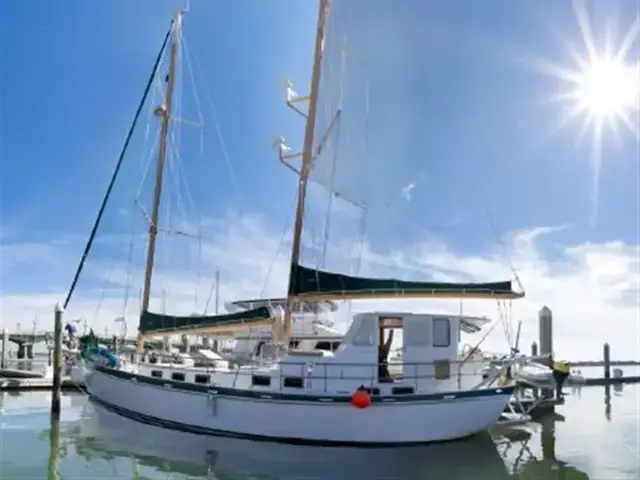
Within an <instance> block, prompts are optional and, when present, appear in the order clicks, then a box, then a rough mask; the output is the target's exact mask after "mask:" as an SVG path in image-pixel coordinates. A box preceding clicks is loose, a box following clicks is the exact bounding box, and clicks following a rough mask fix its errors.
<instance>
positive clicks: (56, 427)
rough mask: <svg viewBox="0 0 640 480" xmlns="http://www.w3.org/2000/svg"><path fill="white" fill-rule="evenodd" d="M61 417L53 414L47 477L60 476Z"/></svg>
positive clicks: (51, 478)
mask: <svg viewBox="0 0 640 480" xmlns="http://www.w3.org/2000/svg"><path fill="white" fill-rule="evenodd" d="M59 470H60V419H59V418H58V417H54V416H51V423H50V428H49V461H48V462H47V478H48V479H50V480H54V479H55V480H57V479H59V478H60V471H59Z"/></svg>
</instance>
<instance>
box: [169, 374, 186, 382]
mask: <svg viewBox="0 0 640 480" xmlns="http://www.w3.org/2000/svg"><path fill="white" fill-rule="evenodd" d="M185 378H186V377H185V375H184V373H181V372H173V373H172V374H171V380H175V381H176V382H184V380H185Z"/></svg>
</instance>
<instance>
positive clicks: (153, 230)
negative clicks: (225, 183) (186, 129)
mask: <svg viewBox="0 0 640 480" xmlns="http://www.w3.org/2000/svg"><path fill="white" fill-rule="evenodd" d="M182 15H183V9H179V10H178V11H177V12H176V15H175V17H174V19H173V32H172V39H171V47H170V53H169V72H168V74H167V77H166V82H167V87H166V91H165V97H164V98H165V100H164V104H163V105H160V106H159V107H157V108H156V109H155V114H156V116H158V117H161V118H162V125H161V127H160V143H159V147H158V161H157V163H156V181H155V187H154V190H153V203H152V207H151V208H152V209H151V217H150V220H149V244H148V247H147V262H146V268H145V274H144V284H143V288H142V312H146V311H148V310H149V303H150V300H151V279H152V277H153V263H154V259H155V253H156V237H157V236H158V219H159V216H160V199H161V197H162V183H163V178H164V167H165V163H166V158H167V136H168V133H169V123H170V121H171V112H172V107H173V91H174V87H175V79H176V61H177V56H178V42H180V34H181V31H182ZM143 343H144V337H143V336H142V335H138V353H141V351H142V348H143Z"/></svg>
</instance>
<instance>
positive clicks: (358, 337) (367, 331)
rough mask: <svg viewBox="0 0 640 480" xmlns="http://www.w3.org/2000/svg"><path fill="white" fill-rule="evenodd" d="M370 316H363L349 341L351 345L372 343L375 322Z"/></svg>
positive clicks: (368, 344) (374, 333)
mask: <svg viewBox="0 0 640 480" xmlns="http://www.w3.org/2000/svg"><path fill="white" fill-rule="evenodd" d="M371 320H372V318H371V317H367V318H363V319H362V321H361V322H360V327H359V328H358V330H357V331H356V334H355V335H354V337H353V341H352V342H351V343H352V344H353V345H358V346H370V345H373V344H374V338H375V335H376V323H375V322H372V321H371Z"/></svg>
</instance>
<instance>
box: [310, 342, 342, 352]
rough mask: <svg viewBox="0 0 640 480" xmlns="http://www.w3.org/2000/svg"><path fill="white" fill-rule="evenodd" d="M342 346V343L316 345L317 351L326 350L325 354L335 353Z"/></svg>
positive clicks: (320, 343)
mask: <svg viewBox="0 0 640 480" xmlns="http://www.w3.org/2000/svg"><path fill="white" fill-rule="evenodd" d="M339 346H340V342H326V341H321V342H318V343H316V350H324V351H325V352H335V351H336V350H337V349H338V347H339Z"/></svg>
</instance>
